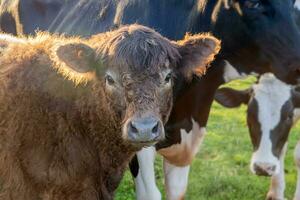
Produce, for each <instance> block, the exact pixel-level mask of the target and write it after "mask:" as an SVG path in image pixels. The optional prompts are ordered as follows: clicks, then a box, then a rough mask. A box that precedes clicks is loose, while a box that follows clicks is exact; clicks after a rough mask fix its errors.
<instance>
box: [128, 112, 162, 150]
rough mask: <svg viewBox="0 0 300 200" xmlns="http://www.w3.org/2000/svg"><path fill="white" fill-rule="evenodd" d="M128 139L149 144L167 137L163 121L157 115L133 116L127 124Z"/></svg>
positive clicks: (132, 141)
mask: <svg viewBox="0 0 300 200" xmlns="http://www.w3.org/2000/svg"><path fill="white" fill-rule="evenodd" d="M125 131H126V132H127V140H128V141H129V142H131V143H136V144H147V143H149V145H151V144H154V143H156V142H159V141H161V140H163V139H164V138H165V132H164V127H163V123H162V122H161V120H160V119H159V118H157V117H153V116H147V117H132V118H131V119H129V120H128V121H127V123H126V124H125Z"/></svg>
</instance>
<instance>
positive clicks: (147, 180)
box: [135, 147, 161, 200]
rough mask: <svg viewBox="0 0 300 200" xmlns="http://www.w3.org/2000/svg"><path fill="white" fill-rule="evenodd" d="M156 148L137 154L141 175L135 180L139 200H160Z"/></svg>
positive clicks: (146, 149)
mask: <svg viewBox="0 0 300 200" xmlns="http://www.w3.org/2000/svg"><path fill="white" fill-rule="evenodd" d="M155 155H156V150H155V148H154V147H148V148H143V149H142V150H141V151H139V152H138V153H137V158H138V162H139V173H138V176H137V177H136V178H135V188H136V198H137V200H160V199H161V194H160V191H159V190H158V188H157V186H156V182H155V171H154V160H155Z"/></svg>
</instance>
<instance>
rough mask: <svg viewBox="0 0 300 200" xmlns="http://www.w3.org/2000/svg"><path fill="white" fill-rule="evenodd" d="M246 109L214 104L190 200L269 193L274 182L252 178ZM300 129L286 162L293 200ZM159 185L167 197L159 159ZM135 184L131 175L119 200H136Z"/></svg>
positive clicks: (238, 199)
mask: <svg viewBox="0 0 300 200" xmlns="http://www.w3.org/2000/svg"><path fill="white" fill-rule="evenodd" d="M254 81H255V79H254V78H253V77H251V78H248V79H246V80H243V81H234V82H231V83H230V84H228V85H230V86H231V87H234V88H237V89H243V88H247V87H248V86H249V85H251V84H252V83H253V82H254ZM245 110H246V107H245V106H242V107H240V108H238V109H226V108H223V107H222V106H220V105H218V104H217V103H214V104H213V107H212V110H211V114H210V119H209V122H208V127H207V130H208V133H207V135H206V138H205V140H204V143H203V144H202V146H201V148H200V151H199V153H198V155H197V157H196V159H195V160H194V162H193V164H192V167H191V173H190V176H189V185H188V190H187V194H186V199H187V200H260V199H264V198H265V195H266V193H267V192H268V188H269V183H270V179H269V178H267V177H257V176H254V175H252V174H251V172H250V170H249V163H250V158H251V152H252V145H251V143H250V137H249V134H248V130H247V126H246V116H245ZM299 131H300V125H298V126H296V127H294V128H293V129H292V132H291V134H290V138H289V146H288V152H287V157H286V159H285V170H286V177H285V179H286V184H287V185H286V191H285V196H286V198H287V199H289V200H291V199H292V197H293V194H294V190H295V186H296V176H297V173H296V168H295V165H294V161H293V151H294V147H295V144H296V142H297V140H298V139H300V138H299V137H298V135H297V133H299ZM155 165H156V178H157V184H158V186H159V188H160V190H161V191H162V193H163V195H164V190H163V172H162V167H161V166H162V161H161V158H160V156H157V162H156V164H155ZM134 194H135V193H134V184H133V181H132V178H131V175H130V173H129V172H127V173H126V174H125V177H124V179H123V181H122V183H121V185H120V186H119V189H118V191H117V193H116V198H115V199H116V200H131V199H134Z"/></svg>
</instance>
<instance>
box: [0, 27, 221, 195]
mask: <svg viewBox="0 0 300 200" xmlns="http://www.w3.org/2000/svg"><path fill="white" fill-rule="evenodd" d="M0 41H1V42H0V45H1V46H0V51H1V53H0V177H1V181H2V184H1V187H2V191H1V194H0V199H3V200H39V199H43V200H76V199H78V200H79V199H80V200H86V199H89V200H94V199H95V200H96V199H112V198H113V192H114V190H115V189H116V187H117V185H118V183H119V181H120V179H121V177H122V174H123V172H124V169H125V167H126V165H127V163H128V161H129V160H130V158H131V156H132V154H133V153H134V152H135V151H136V150H138V149H139V148H136V146H135V145H132V144H130V143H129V142H127V141H126V140H124V138H125V139H126V135H124V130H123V136H122V134H121V133H122V130H121V129H122V125H123V123H124V122H125V121H126V120H128V119H129V118H131V117H132V116H134V115H138V116H143V115H145V113H149V112H151V113H152V114H153V115H155V116H158V117H159V118H160V119H161V120H162V121H163V122H166V120H167V117H168V115H169V112H170V109H171V105H172V87H170V85H168V83H165V82H164V81H165V78H166V77H165V76H164V72H165V71H166V70H175V68H174V67H176V69H179V71H181V72H183V71H188V72H189V73H190V72H191V71H193V70H196V71H197V70H199V69H201V68H203V69H205V68H206V66H207V64H208V63H209V62H210V61H211V60H212V56H213V55H215V54H216V53H217V51H218V49H219V42H218V41H217V40H216V39H214V38H213V37H211V36H207V35H203V36H202V35H197V36H190V38H189V39H186V40H185V41H183V42H180V43H178V44H175V43H171V42H170V41H168V40H167V39H165V38H163V37H161V36H160V35H159V34H157V33H156V32H154V31H152V30H151V29H148V28H145V27H142V26H138V25H131V26H126V27H123V28H121V29H119V30H116V31H113V32H109V33H104V34H99V35H96V36H94V37H92V38H91V39H88V40H83V39H80V38H65V37H63V36H55V35H52V36H51V35H49V34H46V33H40V34H38V36H37V37H35V38H23V39H17V38H11V37H8V36H7V35H4V36H2V37H0ZM188 45H191V46H190V47H189V46H188ZM191 47H192V48H191ZM188 49H190V50H188ZM181 52H185V53H184V54H181ZM188 52H189V53H188ZM199 52H200V54H199ZM195 53H197V54H198V55H202V57H201V58H200V59H198V58H197V59H195V60H194V62H193V58H194V57H195V56H194V55H192V54H195ZM185 55H187V56H185ZM185 58H188V59H191V60H190V61H189V62H187V61H185V60H184V59H185ZM180 63H185V64H186V65H187V66H186V67H183V66H178V64H179V65H180ZM190 63H192V64H190ZM195 66H196V67H195ZM187 69H188V70H187ZM107 72H110V73H111V74H113V75H114V76H113V78H114V81H115V83H114V85H111V84H110V83H109V82H107V80H106V81H105V78H104V77H105V76H107V74H106V73H107ZM105 74H106V75H105ZM171 85H172V84H171Z"/></svg>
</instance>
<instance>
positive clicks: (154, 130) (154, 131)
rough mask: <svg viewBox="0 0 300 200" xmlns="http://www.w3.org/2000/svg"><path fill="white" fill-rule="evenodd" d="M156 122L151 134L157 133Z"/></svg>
mask: <svg viewBox="0 0 300 200" xmlns="http://www.w3.org/2000/svg"><path fill="white" fill-rule="evenodd" d="M158 126H159V124H158V122H156V124H155V126H154V127H153V128H152V133H157V132H158Z"/></svg>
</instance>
